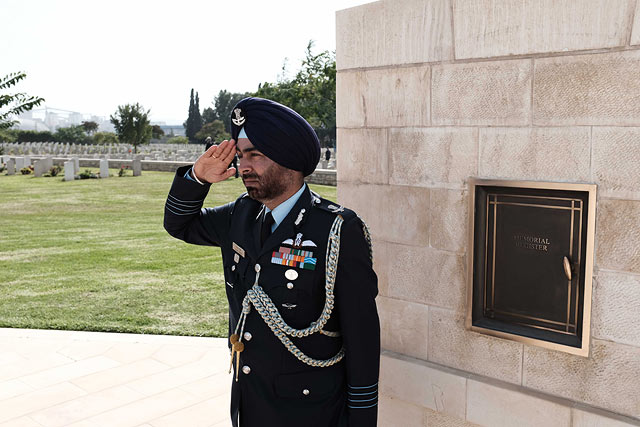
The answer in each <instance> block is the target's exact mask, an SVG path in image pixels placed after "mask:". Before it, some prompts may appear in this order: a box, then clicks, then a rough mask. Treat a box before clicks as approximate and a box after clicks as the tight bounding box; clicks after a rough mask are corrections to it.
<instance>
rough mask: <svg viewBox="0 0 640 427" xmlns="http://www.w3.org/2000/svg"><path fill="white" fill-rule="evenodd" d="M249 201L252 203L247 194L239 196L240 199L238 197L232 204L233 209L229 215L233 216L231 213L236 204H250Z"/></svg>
mask: <svg viewBox="0 0 640 427" xmlns="http://www.w3.org/2000/svg"><path fill="white" fill-rule="evenodd" d="M250 201H253V199H251V198H250V197H249V193H243V194H241V195H240V197H238V198H237V199H236V201H235V202H233V207H232V208H231V215H233V211H234V210H235V209H236V206H238V204H240V203H245V202H250Z"/></svg>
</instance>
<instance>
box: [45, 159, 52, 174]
mask: <svg viewBox="0 0 640 427" xmlns="http://www.w3.org/2000/svg"><path fill="white" fill-rule="evenodd" d="M44 161H45V165H46V166H45V167H46V168H47V171H49V170H51V168H52V167H53V157H51V156H47V157H46V158H45V159H44Z"/></svg>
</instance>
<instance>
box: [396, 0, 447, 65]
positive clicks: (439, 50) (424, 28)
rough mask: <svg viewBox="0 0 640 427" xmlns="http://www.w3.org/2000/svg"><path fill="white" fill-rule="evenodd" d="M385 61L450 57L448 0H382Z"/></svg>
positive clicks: (417, 61)
mask: <svg viewBox="0 0 640 427" xmlns="http://www.w3.org/2000/svg"><path fill="white" fill-rule="evenodd" d="M384 12H385V28H384V35H385V40H384V41H385V53H386V54H387V57H386V60H385V64H413V63H419V62H440V61H447V60H451V59H453V43H452V40H451V37H452V30H451V4H450V0H433V1H428V0H388V1H386V2H385V9H384Z"/></svg>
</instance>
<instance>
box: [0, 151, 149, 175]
mask: <svg viewBox="0 0 640 427" xmlns="http://www.w3.org/2000/svg"><path fill="white" fill-rule="evenodd" d="M0 160H2V163H4V164H5V165H6V168H7V175H15V174H16V171H18V172H19V171H20V170H21V169H22V168H25V167H29V166H31V158H30V157H29V156H25V157H10V156H1V158H0ZM51 168H53V157H46V158H44V159H40V160H36V161H35V162H34V164H33V173H34V175H35V176H36V177H37V178H39V177H41V176H43V175H44V174H45V173H47V172H48V171H49V170H51ZM131 169H132V170H133V176H140V175H142V162H141V161H140V159H134V160H133V161H132V167H131ZM79 172H80V160H79V159H78V158H77V157H74V158H72V159H70V160H68V161H66V162H64V180H65V181H73V180H74V179H75V177H76V175H77V174H78V173H79ZM99 177H100V178H109V161H108V160H107V159H100V174H99Z"/></svg>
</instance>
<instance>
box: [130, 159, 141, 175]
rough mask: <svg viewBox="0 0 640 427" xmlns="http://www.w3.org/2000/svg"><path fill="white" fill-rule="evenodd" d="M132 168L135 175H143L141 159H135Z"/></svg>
mask: <svg viewBox="0 0 640 427" xmlns="http://www.w3.org/2000/svg"><path fill="white" fill-rule="evenodd" d="M132 169H133V176H140V175H142V162H141V161H140V159H135V160H134V161H133V165H132Z"/></svg>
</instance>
